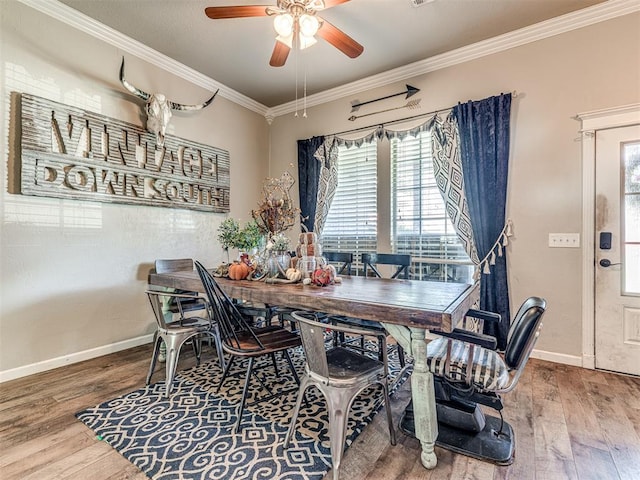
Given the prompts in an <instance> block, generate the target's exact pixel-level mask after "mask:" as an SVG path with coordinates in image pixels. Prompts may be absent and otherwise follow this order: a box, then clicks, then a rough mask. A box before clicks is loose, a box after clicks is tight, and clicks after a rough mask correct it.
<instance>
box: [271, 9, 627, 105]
mask: <svg viewBox="0 0 640 480" xmlns="http://www.w3.org/2000/svg"><path fill="white" fill-rule="evenodd" d="M637 11H640V1H638V0H608V1H606V2H603V3H599V4H597V5H593V6H591V7H587V8H584V9H582V10H578V11H576V12H572V13H568V14H566V15H562V16H559V17H555V18H552V19H549V20H545V21H544V22H540V23H536V24H534V25H530V26H528V27H524V28H521V29H519V30H514V31H513V32H509V33H505V34H503V35H499V36H497V37H493V38H490V39H487V40H483V41H481V42H477V43H474V44H471V45H467V46H465V47H461V48H458V49H456V50H451V51H450V52H446V53H442V54H440V55H436V56H433V57H430V58H427V59H424V60H420V61H417V62H414V63H410V64H408V65H405V66H402V67H398V68H395V69H393V70H388V71H386V72H383V73H380V74H377V75H373V76H371V77H368V78H365V79H362V80H357V81H355V82H351V83H348V84H345V85H342V86H340V87H336V88H332V89H330V90H325V91H324V92H320V93H317V94H314V95H310V96H308V97H307V99H306V105H307V108H308V107H313V106H316V105H320V104H323V103H327V102H330V101H333V100H337V99H340V98H344V97H347V96H352V95H356V94H358V93H361V92H364V91H367V90H371V89H373V88H378V87H383V86H385V85H388V84H390V83H394V82H399V81H405V80H408V79H410V78H413V77H416V76H418V75H423V74H425V73H429V72H433V71H436V70H440V69H442V68H446V67H451V66H454V65H458V64H460V63H464V62H468V61H470V60H475V59H478V58H481V57H484V56H487V55H492V54H494V53H498V52H502V51H505V50H508V49H510V48H515V47H519V46H521V45H525V44H527V43H531V42H535V41H538V40H543V39H545V38H549V37H552V36H554V35H559V34H562V33H566V32H570V31H572V30H576V29H578V28H582V27H587V26H589V25H593V24H596V23H600V22H604V21H606V20H610V19H612V18H616V17H621V16H623V15H628V14H630V13H634V12H637ZM295 111H296V102H295V101H294V102H289V103H284V104H282V105H279V106H277V107H273V108H270V109H269V110H268V112H267V114H268V115H269V116H271V117H278V116H281V115H285V114H287V113H292V112H295Z"/></svg>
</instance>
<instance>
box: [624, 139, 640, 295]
mask: <svg viewBox="0 0 640 480" xmlns="http://www.w3.org/2000/svg"><path fill="white" fill-rule="evenodd" d="M622 161H623V165H622V168H623V171H622V182H623V183H622V186H623V201H622V225H623V228H624V236H623V242H622V245H623V249H622V251H623V257H622V262H623V265H624V267H623V269H624V286H623V291H624V293H625V294H627V295H629V294H631V295H638V294H640V269H639V268H638V265H640V143H636V142H634V143H627V144H624V145H623V150H622Z"/></svg>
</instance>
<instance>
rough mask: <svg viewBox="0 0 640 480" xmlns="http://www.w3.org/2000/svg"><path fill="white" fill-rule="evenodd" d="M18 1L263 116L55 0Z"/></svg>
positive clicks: (245, 101) (227, 91)
mask: <svg viewBox="0 0 640 480" xmlns="http://www.w3.org/2000/svg"><path fill="white" fill-rule="evenodd" d="M18 1H19V2H21V3H23V4H25V5H27V6H29V7H31V8H33V9H34V10H37V11H39V12H41V13H44V14H45V15H48V16H50V17H52V18H55V19H56V20H59V21H61V22H63V23H66V24H67V25H69V26H71V27H73V28H75V29H77V30H80V31H82V32H84V33H86V34H88V35H91V36H92V37H95V38H97V39H98V40H102V41H103V42H105V43H107V44H109V45H112V46H114V47H116V48H118V49H120V50H122V51H124V52H126V53H128V54H130V55H133V56H135V57H138V58H140V59H141V60H144V61H146V62H148V63H151V64H152V65H155V66H157V67H160V68H162V69H163V70H166V71H168V72H170V73H172V74H174V75H176V76H178V77H180V78H183V79H185V80H187V81H188V82H191V83H193V84H194V85H198V86H200V87H202V88H204V89H206V90H209V91H215V90H217V89H220V90H219V92H218V95H219V96H221V97H224V98H226V99H227V100H230V101H232V102H234V103H236V104H238V105H240V106H242V107H245V108H247V109H249V110H252V111H254V112H256V113H258V114H260V115H265V116H266V115H267V114H268V108H267V107H266V106H264V105H262V104H261V103H258V102H256V101H255V100H253V99H252V98H249V97H247V96H245V95H243V94H241V93H239V92H237V91H235V90H233V89H232V88H229V87H227V86H226V85H223V84H222V83H220V82H217V81H216V80H213V79H212V78H210V77H208V76H206V75H203V74H202V73H200V72H198V71H196V70H194V69H192V68H189V67H187V66H186V65H183V64H182V63H180V62H178V61H176V60H174V59H172V58H170V57H168V56H166V55H164V54H162V53H160V52H158V51H156V50H154V49H152V48H150V47H148V46H146V45H144V44H143V43H140V42H138V41H137V40H134V39H133V38H131V37H128V36H127V35H124V34H122V33H120V32H118V31H117V30H114V29H113V28H111V27H108V26H106V25H104V24H102V23H100V22H98V21H96V20H94V19H93V18H91V17H88V16H87V15H85V14H83V13H80V12H78V11H77V10H74V9H73V8H71V7H69V6H67V5H65V4H63V3H61V2H59V1H57V0H18Z"/></svg>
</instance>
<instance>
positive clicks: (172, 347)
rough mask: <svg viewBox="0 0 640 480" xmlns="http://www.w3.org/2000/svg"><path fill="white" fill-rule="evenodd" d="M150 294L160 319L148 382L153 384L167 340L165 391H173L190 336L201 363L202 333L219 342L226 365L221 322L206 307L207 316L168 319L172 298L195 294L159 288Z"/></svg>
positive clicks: (153, 308) (156, 315)
mask: <svg viewBox="0 0 640 480" xmlns="http://www.w3.org/2000/svg"><path fill="white" fill-rule="evenodd" d="M146 294H147V296H148V298H149V302H150V303H151V309H152V310H153V316H154V318H155V321H156V325H157V328H156V331H155V333H154V337H153V354H152V355H151V365H150V366H149V373H148V374H147V379H146V384H147V385H149V383H150V382H151V377H152V376H153V372H154V370H155V367H156V360H157V358H158V353H159V351H160V345H161V343H163V342H164V344H165V345H166V348H167V358H166V361H165V384H166V390H165V393H166V395H167V396H169V394H170V393H171V388H172V384H173V378H174V376H175V373H176V368H177V365H178V357H179V356H180V350H181V348H182V345H184V344H185V343H186V342H187V341H188V340H191V341H192V342H191V343H192V345H193V349H194V352H195V354H196V362H197V364H198V365H199V364H200V352H201V337H202V336H210V337H212V338H213V341H214V342H215V345H216V350H217V352H218V358H219V361H220V366H221V367H222V368H223V369H224V367H225V363H224V356H223V354H222V345H221V342H220V333H219V331H218V328H217V325H216V324H215V323H214V322H212V321H211V319H210V318H209V317H208V314H209V313H208V309H206V308H205V312H206V313H207V317H191V318H189V322H188V323H183V322H181V321H176V322H167V321H166V320H165V312H164V308H163V305H166V304H167V300H166V299H168V298H173V299H177V300H178V304H179V301H180V300H184V301H187V300H195V298H194V296H193V295H188V294H182V293H175V292H162V291H157V290H147V291H146Z"/></svg>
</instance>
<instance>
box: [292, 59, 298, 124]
mask: <svg viewBox="0 0 640 480" xmlns="http://www.w3.org/2000/svg"><path fill="white" fill-rule="evenodd" d="M293 68H294V70H295V71H296V113H294V115H293V116H294V117H297V116H298V49H297V48H294V49H293Z"/></svg>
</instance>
